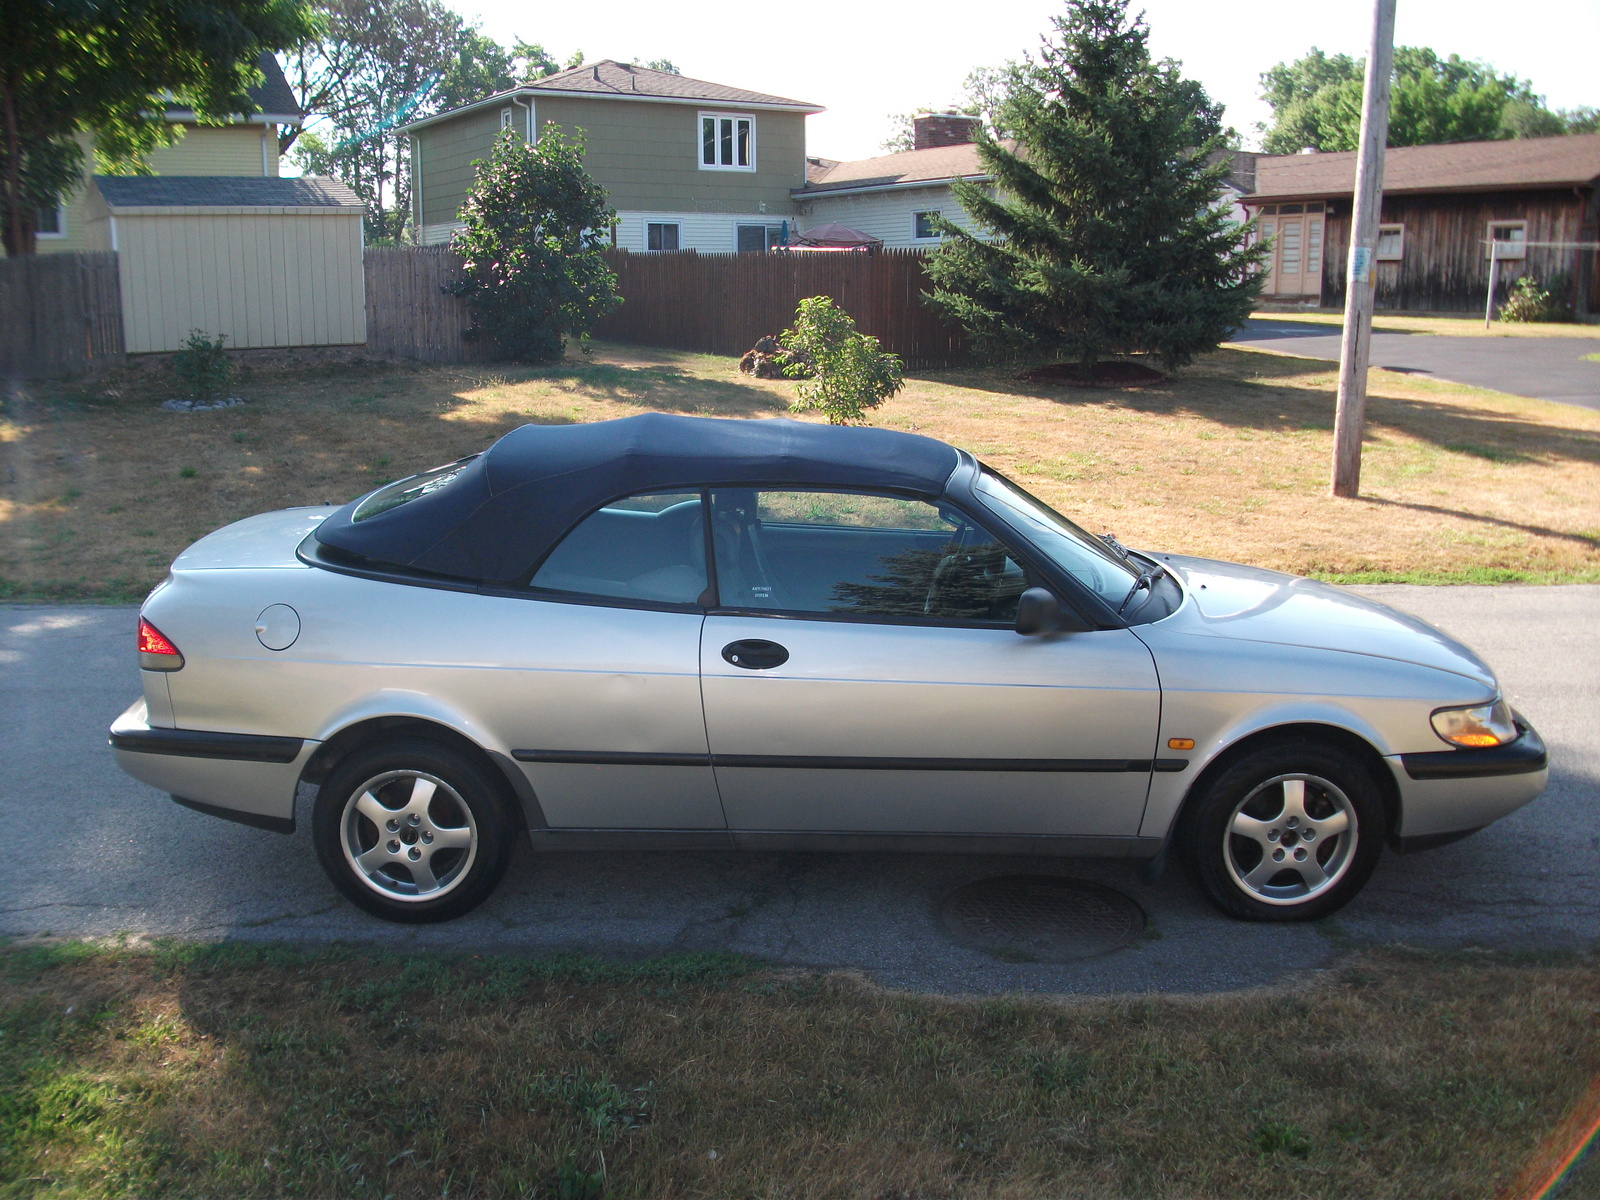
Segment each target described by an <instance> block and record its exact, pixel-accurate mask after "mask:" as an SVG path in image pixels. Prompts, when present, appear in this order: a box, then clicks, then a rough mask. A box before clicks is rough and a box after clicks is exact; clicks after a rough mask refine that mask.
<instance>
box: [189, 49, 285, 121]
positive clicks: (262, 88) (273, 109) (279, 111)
mask: <svg viewBox="0 0 1600 1200" xmlns="http://www.w3.org/2000/svg"><path fill="white" fill-rule="evenodd" d="M256 68H257V69H258V70H259V71H260V72H261V74H262V77H263V78H262V80H261V82H260V83H259V84H257V85H256V86H255V87H253V88H246V89H245V93H244V94H245V95H246V96H248V97H250V100H251V110H250V112H248V113H245V114H244V115H245V116H251V117H253V116H255V115H256V114H257V113H270V114H271V115H272V116H275V117H304V116H305V115H306V112H305V109H303V108H301V107H300V101H298V100H297V99H295V95H294V89H293V88H292V87H290V86H289V81H288V80H287V79H286V78H284V74H283V68H282V67H280V66H279V65H278V56H277V55H276V54H273V53H272V52H271V51H270V50H263V51H262V52H261V53H260V55H258V56H257V58H256ZM166 111H167V112H168V114H170V115H173V116H174V118H175V119H178V118H181V117H182V115H183V114H186V113H190V112H191V110H190V109H189V108H187V107H186V106H185V105H182V104H168V105H167V106H166Z"/></svg>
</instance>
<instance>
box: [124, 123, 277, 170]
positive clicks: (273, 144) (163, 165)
mask: <svg viewBox="0 0 1600 1200" xmlns="http://www.w3.org/2000/svg"><path fill="white" fill-rule="evenodd" d="M179 128H181V129H182V130H183V136H182V137H181V138H179V139H178V140H177V141H176V142H174V143H173V144H172V145H170V146H162V147H160V148H159V149H157V150H152V151H151V152H150V155H149V159H148V161H149V164H150V170H151V171H152V172H154V173H155V174H157V175H257V176H259V175H276V174H278V139H277V136H276V135H275V134H274V133H273V131H272V130H270V129H268V128H267V127H266V126H264V125H183V126H179ZM263 136H265V140H266V143H267V146H268V150H267V169H266V170H265V171H263V170H262V169H261V165H262V159H261V148H262V139H263Z"/></svg>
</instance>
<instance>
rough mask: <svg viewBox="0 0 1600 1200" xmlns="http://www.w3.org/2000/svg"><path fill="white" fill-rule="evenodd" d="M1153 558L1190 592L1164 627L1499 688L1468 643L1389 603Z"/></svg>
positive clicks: (1290, 579)
mask: <svg viewBox="0 0 1600 1200" xmlns="http://www.w3.org/2000/svg"><path fill="white" fill-rule="evenodd" d="M1153 557H1155V558H1156V559H1157V560H1158V561H1159V562H1160V563H1162V565H1164V566H1166V567H1168V568H1170V569H1171V570H1172V571H1173V572H1174V573H1175V574H1176V575H1177V576H1178V578H1179V579H1180V580H1181V581H1182V583H1183V584H1184V588H1185V591H1186V592H1187V593H1188V596H1187V600H1186V602H1185V603H1184V604H1183V605H1181V606H1180V607H1179V608H1178V610H1177V611H1176V612H1175V613H1173V614H1172V615H1171V616H1170V617H1167V618H1166V619H1165V620H1163V621H1161V622H1160V624H1161V625H1162V627H1163V628H1164V629H1170V630H1172V631H1173V632H1177V633H1186V634H1194V635H1199V636H1206V637H1220V638H1232V639H1234V640H1236V641H1247V642H1265V643H1269V644H1277V645H1283V646H1304V647H1308V648H1311V649H1317V650H1337V651H1344V652H1347V653H1350V654H1365V655H1369V656H1371V657H1374V658H1388V659H1394V660H1396V661H1398V662H1406V663H1416V664H1418V665H1420V666H1424V667H1433V668H1435V669H1437V670H1440V671H1450V672H1452V673H1453V674H1456V675H1463V676H1465V677H1466V678H1468V679H1472V680H1475V681H1477V682H1480V683H1482V684H1484V685H1485V686H1487V687H1491V688H1492V687H1496V686H1497V682H1496V680H1495V676H1494V672H1493V671H1492V670H1490V669H1489V667H1488V665H1487V664H1486V663H1485V662H1484V661H1483V660H1482V659H1481V658H1479V657H1478V656H1477V655H1476V654H1474V653H1473V652H1472V651H1471V650H1469V649H1468V648H1467V647H1466V646H1463V645H1462V644H1461V643H1460V642H1458V641H1456V640H1455V639H1454V638H1452V637H1450V636H1449V635H1448V634H1445V633H1442V632H1441V631H1439V630H1438V629H1435V628H1434V627H1433V626H1432V625H1429V624H1428V623H1427V622H1426V621H1422V620H1419V619H1418V618H1416V617H1413V616H1411V615H1410V614H1409V613H1404V612H1400V611H1399V610H1398V609H1393V608H1390V607H1389V606H1388V605H1387V604H1380V603H1378V602H1377V601H1376V600H1368V599H1366V598H1365V597H1363V596H1358V595H1356V594H1355V593H1353V592H1347V591H1345V590H1344V589H1343V588H1337V587H1334V586H1333V585H1331V584H1327V583H1320V582H1318V581H1317V580H1315V579H1302V578H1301V577H1299V576H1297V575H1285V574H1283V573H1281V572H1279V571H1265V570H1262V569H1260V568H1258V567H1245V566H1240V565H1239V564H1238V563H1229V562H1218V561H1216V560H1214V559H1205V558H1189V557H1186V556H1184V555H1178V554H1171V555H1168V554H1157V555H1154V556H1153Z"/></svg>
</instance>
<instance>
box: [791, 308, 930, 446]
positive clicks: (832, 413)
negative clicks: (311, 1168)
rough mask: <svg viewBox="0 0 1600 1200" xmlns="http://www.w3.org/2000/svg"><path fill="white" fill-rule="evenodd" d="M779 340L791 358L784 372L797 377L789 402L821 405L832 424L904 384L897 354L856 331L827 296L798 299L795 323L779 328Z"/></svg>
mask: <svg viewBox="0 0 1600 1200" xmlns="http://www.w3.org/2000/svg"><path fill="white" fill-rule="evenodd" d="M778 344H779V345H780V346H782V347H783V350H784V352H785V353H786V354H788V356H789V360H790V365H788V366H786V367H784V374H785V375H788V376H789V377H791V378H799V379H801V382H800V384H799V386H798V388H797V389H796V390H797V392H798V395H797V397H796V399H795V402H794V404H793V405H792V406H791V407H793V408H794V410H795V411H797V412H804V411H806V410H807V409H820V410H821V411H822V412H823V413H824V414H826V416H827V418H828V424H830V425H849V424H851V423H852V422H855V421H859V420H861V419H862V418H863V416H864V415H865V414H866V411H867V409H869V408H877V407H878V405H880V404H882V403H883V402H884V401H885V400H887V399H889V397H891V396H893V395H894V394H895V393H896V392H898V391H899V390H900V389H901V388H902V387H903V386H905V376H904V374H903V372H902V370H901V366H900V359H899V357H898V356H896V355H893V354H889V353H887V352H885V351H883V350H880V349H878V339H877V338H875V337H868V336H867V335H866V334H864V333H859V332H857V330H856V323H855V319H854V318H853V317H852V316H851V315H850V314H849V313H847V312H845V311H844V309H842V308H840V307H839V306H838V305H837V304H835V303H834V302H833V300H832V299H831V298H830V297H828V296H809V297H807V298H806V299H804V300H802V301H800V307H799V308H797V309H796V310H795V316H794V327H793V328H791V329H785V330H784V331H783V336H782V337H780V338H779V339H778ZM803 376H809V378H802V377H803Z"/></svg>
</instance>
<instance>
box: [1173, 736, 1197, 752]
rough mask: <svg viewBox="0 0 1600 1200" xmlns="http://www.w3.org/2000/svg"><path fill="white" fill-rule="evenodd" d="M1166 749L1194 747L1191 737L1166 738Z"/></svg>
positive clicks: (1191, 748)
mask: <svg viewBox="0 0 1600 1200" xmlns="http://www.w3.org/2000/svg"><path fill="white" fill-rule="evenodd" d="M1167 749H1168V750H1193V749H1194V739H1193V738H1168V739H1167Z"/></svg>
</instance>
